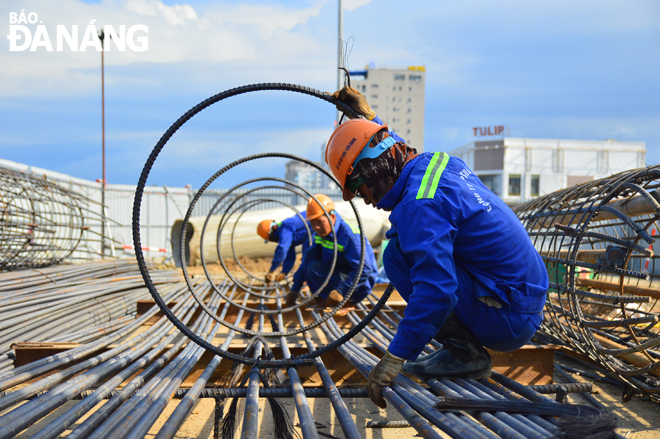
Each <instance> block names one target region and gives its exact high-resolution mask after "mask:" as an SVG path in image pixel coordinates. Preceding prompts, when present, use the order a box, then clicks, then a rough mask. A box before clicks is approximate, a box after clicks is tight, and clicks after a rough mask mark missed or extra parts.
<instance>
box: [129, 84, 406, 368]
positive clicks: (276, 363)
mask: <svg viewBox="0 0 660 439" xmlns="http://www.w3.org/2000/svg"><path fill="white" fill-rule="evenodd" d="M262 90H279V91H292V92H297V93H302V94H306V95H310V96H314V97H317V98H319V99H322V100H324V101H326V102H329V103H331V104H333V105H335V106H336V107H337V108H339V109H340V110H341V111H343V112H344V113H347V114H349V115H351V116H353V117H357V114H356V113H355V111H354V110H353V109H351V108H350V107H348V106H346V105H345V104H344V103H342V102H339V101H335V100H334V99H333V98H332V97H331V96H330V95H328V94H327V93H324V92H321V91H318V90H314V89H311V88H308V87H302V86H298V85H292V84H254V85H248V86H243V87H238V88H234V89H231V90H227V91H224V92H222V93H218V94H217V95H215V96H212V97H211V98H209V99H206V100H205V101H203V102H201V103H199V104H198V105H196V106H194V107H193V108H191V109H190V110H189V111H188V112H186V113H185V114H184V115H183V116H181V117H180V118H179V119H178V120H177V121H176V122H174V124H172V126H170V128H169V129H168V130H167V131H166V132H165V133H164V134H163V136H162V137H161V138H160V140H159V141H158V143H157V144H156V146H154V148H153V150H152V152H151V154H150V155H149V158H148V159H147V161H146V163H145V165H144V167H143V169H142V173H141V174H140V179H139V181H138V184H137V188H136V192H135V201H134V204H133V221H132V229H133V243H134V247H135V253H136V259H137V261H138V266H139V268H140V272H141V274H142V277H143V279H144V281H145V284H146V286H147V289H148V290H149V292H150V293H151V295H152V297H153V298H154V300H155V302H156V304H157V305H158V306H159V308H160V309H161V310H162V311H163V313H164V314H165V315H166V316H167V317H168V319H169V320H170V321H171V322H172V323H173V324H174V325H175V326H176V327H177V328H178V329H179V330H180V331H181V332H182V333H183V334H185V335H186V336H187V337H188V338H190V339H191V340H192V341H194V342H195V343H197V344H198V345H199V346H201V347H203V348H204V349H206V350H207V351H210V352H212V353H213V354H215V355H219V356H221V357H223V358H227V359H230V360H232V361H237V362H240V363H244V364H251V363H254V361H255V360H254V358H251V357H249V358H248V357H245V356H242V355H236V354H232V353H230V352H228V351H226V350H224V349H221V348H219V347H217V346H214V345H212V344H211V343H209V342H207V341H205V340H204V339H203V338H201V337H200V336H199V335H197V334H195V333H194V332H193V331H192V330H190V329H189V328H188V327H187V326H186V325H184V324H183V323H182V322H181V321H180V320H179V319H178V318H177V317H176V316H175V315H174V314H173V313H172V312H171V310H170V309H169V307H168V306H167V304H166V303H165V301H164V300H163V298H162V297H161V295H160V294H159V293H158V289H157V288H156V287H155V285H154V283H153V281H152V279H151V276H150V274H149V269H148V267H147V266H146V263H145V258H144V253H143V251H142V247H141V238H140V207H141V203H142V197H143V195H144V189H145V186H146V182H147V180H148V178H149V173H150V171H151V169H152V167H153V165H154V163H155V161H156V159H157V157H158V155H159V154H160V152H161V151H162V149H163V148H164V147H165V145H166V144H167V142H168V141H169V139H170V138H171V137H172V136H173V135H174V133H175V132H176V131H177V130H178V129H179V128H181V126H183V125H184V124H185V123H186V122H187V121H188V120H190V119H191V118H192V117H194V116H195V115H196V114H197V113H199V112H201V111H202V110H204V109H205V108H207V107H209V106H210V105H212V104H214V103H217V102H219V101H222V100H224V99H227V98H229V97H232V96H237V95H240V94H245V93H250V92H255V91H262ZM266 156H267V157H280V158H288V159H294V160H300V161H303V162H306V163H309V164H311V165H312V166H314V165H315V164H314V163H312V162H309V161H307V160H305V159H302V158H300V157H296V156H293V155H290V154H284V153H270V154H257V155H253V156H249V157H246V158H244V159H242V160H239V161H237V162H234V164H232V165H231V166H227V167H225V168H223V169H222V170H220V171H218V173H216V174H215V177H212V178H211V179H209V181H207V183H206V184H205V185H204V186H202V188H200V190H199V191H198V192H197V193H196V195H195V197H194V198H193V200H192V202H191V206H190V207H189V209H188V211H187V213H186V217H185V219H184V222H187V221H189V219H190V216H191V214H192V208H193V206H194V204H195V203H196V202H197V201H198V200H199V197H200V196H201V194H202V193H203V192H204V191H205V190H206V189H207V188H208V185H209V184H210V183H211V182H212V181H214V180H215V178H217V176H218V175H220V174H221V173H223V172H225V171H227V170H229V169H230V168H231V167H233V166H236V165H238V164H240V163H244V162H245V161H249V160H255V159H258V158H263V157H266ZM321 171H322V172H324V173H325V174H326V175H327V176H328V177H329V178H330V179H331V180H332V181H334V182H335V183H336V184H338V183H337V181H336V179H335V178H334V177H333V176H332V175H331V174H329V173H328V172H327V171H325V170H324V169H322V168H321ZM317 202H318V200H317ZM319 204H320V205H321V206H322V204H321V203H319ZM351 206H352V208H353V210H354V212H355V215H356V219H357V221H358V227H359V229H360V231H361V261H360V265H359V269H358V276H357V277H356V279H355V281H354V282H353V285H352V286H351V289H350V291H349V292H348V294H347V295H346V296H345V297H344V300H343V301H342V302H341V303H339V304H338V305H337V306H336V307H335V308H333V310H332V311H331V312H330V313H327V314H326V315H325V316H324V317H322V318H321V319H318V320H315V321H314V322H313V323H311V324H310V325H308V326H306V327H303V328H300V329H298V330H292V331H288V332H282V331H278V332H271V333H268V335H270V336H287V335H293V334H298V333H301V332H305V331H308V330H309V329H312V328H314V327H317V326H319V325H320V324H322V323H323V322H325V321H327V320H328V319H330V318H331V317H332V315H333V314H334V313H335V312H336V311H338V310H339V309H340V308H341V307H342V306H343V305H344V304H345V303H346V301H347V300H348V298H349V297H350V295H351V294H352V293H353V291H354V290H355V288H356V281H357V280H358V279H359V277H360V275H361V273H362V270H363V266H364V256H365V248H366V242H365V240H366V238H365V234H364V233H362V231H363V230H364V228H363V226H362V221H361V218H360V215H359V213H358V211H357V209H356V207H355V205H354V204H353V203H352V202H351ZM324 211H325V209H324ZM325 213H326V215H328V212H325ZM185 233H186V230H185V227H184V228H183V230H182V241H181V243H182V245H183V243H184V242H185ZM336 249H337V245H336V237H335V252H336ZM182 254H185V253H182ZM182 268H183V270H182V271H183V273H184V278H185V279H186V282H187V284H188V289H189V291H190V292H191V293H192V292H194V288H192V282H191V279H190V277H189V276H188V273H187V270H186V266H185V264H182ZM211 283H212V282H211ZM212 284H213V283H212ZM392 291H393V287H392V285H389V286H388V288H387V289H386V290H385V292H384V293H383V295H382V296H381V298H380V300H379V301H378V303H377V304H376V305H375V306H374V307H373V308H372V310H371V311H370V312H369V313H368V314H367V315H366V316H365V317H364V319H362V320H361V321H360V322H359V323H358V324H357V325H355V326H354V327H353V328H351V329H350V330H349V331H348V332H347V333H346V334H344V335H343V336H341V337H338V338H336V339H334V340H333V341H332V342H331V343H330V344H328V345H326V346H323V347H320V348H318V349H316V350H314V351H312V352H309V353H307V354H304V355H300V356H295V357H289V358H287V359H282V360H267V361H259V365H260V366H261V367H285V366H292V365H300V364H307V363H308V362H309V360H311V359H312V358H315V357H318V356H320V355H323V354H324V353H326V352H329V351H331V350H333V349H336V348H337V347H339V346H341V345H342V344H344V343H345V342H346V341H348V340H350V339H351V338H352V337H354V336H355V335H356V334H358V333H359V332H360V331H361V330H362V329H363V328H364V327H365V326H366V325H367V324H368V323H369V322H370V321H371V320H372V319H373V318H374V317H375V316H376V314H378V312H379V311H380V309H381V308H382V307H383V305H384V304H385V302H386V301H387V299H388V298H389V296H390V294H391V293H392ZM248 293H249V291H248ZM195 299H196V300H197V301H198V303H199V304H200V306H201V307H202V308H203V309H205V311H206V312H207V313H208V314H209V315H210V316H212V317H213V318H214V319H215V320H217V321H219V322H220V323H221V324H223V325H225V326H227V327H231V325H229V324H228V322H225V321H224V320H222V321H221V320H218V319H217V316H215V315H214V313H213V312H210V311H211V310H209V309H208V307H207V306H206V304H205V303H204V302H203V301H201V300H200V299H199V298H197V297H195ZM297 308H299V307H291V308H287V309H284V310H283V309H278V310H277V311H276V312H279V313H281V312H284V311H287V310H296V309H297ZM263 314H268V313H267V312H266V311H265V310H264V312H263ZM232 329H235V330H239V328H232ZM241 329H242V328H241ZM240 332H243V333H248V334H252V335H259V334H260V333H258V332H254V331H247V330H240ZM261 334H262V335H265V334H264V333H261Z"/></svg>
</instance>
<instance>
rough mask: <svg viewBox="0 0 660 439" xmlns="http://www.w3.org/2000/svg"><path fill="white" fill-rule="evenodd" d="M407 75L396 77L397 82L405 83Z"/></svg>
mask: <svg viewBox="0 0 660 439" xmlns="http://www.w3.org/2000/svg"><path fill="white" fill-rule="evenodd" d="M405 79H406V75H394V80H395V81H405Z"/></svg>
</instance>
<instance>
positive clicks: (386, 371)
mask: <svg viewBox="0 0 660 439" xmlns="http://www.w3.org/2000/svg"><path fill="white" fill-rule="evenodd" d="M404 361H406V360H404V359H403V358H399V357H397V356H395V355H392V354H390V351H389V350H388V351H387V352H385V356H384V357H383V358H382V359H381V360H380V362H379V363H378V364H377V365H376V367H374V368H373V369H371V372H369V381H368V382H367V393H368V394H369V398H371V400H372V401H373V402H374V404H376V405H377V406H378V407H380V408H382V409H384V408H385V407H387V404H386V403H385V399H384V398H383V395H381V393H380V392H381V391H382V390H383V387H385V386H389V385H390V383H391V382H392V381H393V380H394V378H396V376H397V375H398V374H399V373H400V372H401V371H402V370H403V362H404Z"/></svg>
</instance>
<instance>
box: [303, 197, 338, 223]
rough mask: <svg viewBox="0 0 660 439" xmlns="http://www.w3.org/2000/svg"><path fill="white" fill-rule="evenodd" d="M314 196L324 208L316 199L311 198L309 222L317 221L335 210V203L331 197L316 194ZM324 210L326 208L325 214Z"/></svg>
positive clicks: (308, 213) (308, 214) (308, 209)
mask: <svg viewBox="0 0 660 439" xmlns="http://www.w3.org/2000/svg"><path fill="white" fill-rule="evenodd" d="M314 196H315V197H316V199H317V200H319V201H320V202H321V204H322V205H323V207H321V206H320V205H319V203H317V202H316V200H314V198H310V199H309V201H307V221H312V220H315V219H316V218H319V217H321V216H323V215H325V212H328V213H330V212H332V211H333V210H334V209H335V202H334V201H332V198H330V197H329V196H327V195H324V194H314ZM323 208H325V212H324V211H323Z"/></svg>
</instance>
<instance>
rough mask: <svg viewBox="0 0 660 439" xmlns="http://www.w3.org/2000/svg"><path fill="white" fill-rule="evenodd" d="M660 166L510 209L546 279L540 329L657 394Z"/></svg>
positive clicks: (627, 381) (659, 378)
mask: <svg viewBox="0 0 660 439" xmlns="http://www.w3.org/2000/svg"><path fill="white" fill-rule="evenodd" d="M658 187H660V167H658V166H652V167H648V168H643V169H636V170H632V171H626V172H622V173H619V174H616V175H613V176H611V177H607V178H603V179H600V180H596V181H592V182H588V183H583V184H580V185H578V186H574V187H570V188H567V189H564V190H561V191H557V192H554V193H552V194H549V195H546V196H543V197H540V198H538V199H535V200H533V201H530V202H527V203H525V204H522V205H519V206H517V207H516V208H515V209H514V210H515V212H516V214H517V215H518V217H519V218H520V220H521V221H522V222H523V224H524V225H525V227H526V229H527V232H528V233H529V235H530V237H531V239H532V242H533V243H534V245H535V246H536V248H537V250H538V251H539V253H540V254H541V256H542V258H543V259H544V261H545V263H546V267H547V269H548V274H549V278H550V288H549V291H548V300H547V303H546V307H545V320H544V323H543V327H542V328H543V330H544V331H545V332H546V333H547V334H549V335H551V336H552V337H554V339H555V340H557V341H558V342H561V343H564V344H566V345H568V346H570V347H571V348H572V349H574V350H575V351H577V352H578V353H580V354H583V355H586V356H588V357H590V358H591V359H592V360H593V361H596V362H597V363H598V364H600V365H602V366H603V367H604V368H605V369H607V370H608V371H610V372H612V373H614V374H616V376H618V378H619V379H620V380H621V381H623V382H624V383H625V384H626V385H628V386H630V387H631V388H632V389H634V390H636V391H638V392H648V393H658V392H660V351H659V350H658V346H660V329H659V327H658V324H657V323H658V318H659V315H658V313H660V306H659V305H658V299H660V278H659V277H660V265H658V264H656V263H655V262H656V261H657V257H656V256H655V254H654V251H653V243H654V241H655V237H656V235H657V230H658V226H659V223H658V219H659V218H660V204H659V203H658V201H659V200H660V192H659V191H658Z"/></svg>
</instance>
